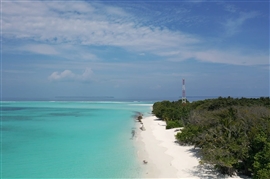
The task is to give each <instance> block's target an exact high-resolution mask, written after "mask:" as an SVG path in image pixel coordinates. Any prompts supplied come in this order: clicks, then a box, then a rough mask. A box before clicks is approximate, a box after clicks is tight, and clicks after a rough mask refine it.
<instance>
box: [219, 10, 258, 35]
mask: <svg viewBox="0 0 270 179" xmlns="http://www.w3.org/2000/svg"><path fill="white" fill-rule="evenodd" d="M258 15H259V14H258V13H257V12H249V13H245V12H240V15H239V17H238V18H230V19H227V21H226V23H224V27H225V30H226V33H227V35H228V36H232V35H235V34H236V33H239V32H240V31H241V26H242V25H243V24H244V23H245V22H246V21H247V20H249V19H253V18H255V17H257V16H258Z"/></svg>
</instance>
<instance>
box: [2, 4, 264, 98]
mask: <svg viewBox="0 0 270 179" xmlns="http://www.w3.org/2000/svg"><path fill="white" fill-rule="evenodd" d="M1 76H2V81H1V82H2V83H1V88H2V97H3V99H4V98H32V99H34V98H50V99H53V98H54V97H55V96H113V97H115V98H117V99H120V98H121V99H127V98H140V99H142V98H145V99H146V98H149V99H150V98H151V99H155V98H156V99H161V98H162V99H166V98H170V99H175V100H177V99H178V98H179V97H180V96H181V88H182V87H181V81H182V78H185V79H186V94H187V96H269V1H202V0H200V1H135V2H133V1H38V0H35V1H2V69H1Z"/></svg>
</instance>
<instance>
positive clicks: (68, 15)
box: [2, 1, 268, 78]
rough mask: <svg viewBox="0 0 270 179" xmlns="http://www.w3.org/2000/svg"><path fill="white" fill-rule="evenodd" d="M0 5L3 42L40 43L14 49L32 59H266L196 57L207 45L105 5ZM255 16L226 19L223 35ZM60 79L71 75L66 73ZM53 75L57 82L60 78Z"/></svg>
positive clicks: (232, 54)
mask: <svg viewBox="0 0 270 179" xmlns="http://www.w3.org/2000/svg"><path fill="white" fill-rule="evenodd" d="M2 5H3V8H2V9H3V12H2V13H3V16H2V17H3V19H2V20H3V25H2V31H3V36H4V37H6V38H13V39H14V38H17V39H23V40H24V39H27V40H34V41H35V42H37V43H40V44H39V45H36V44H34V45H33V44H30V45H24V46H23V47H22V48H21V49H20V50H24V51H28V52H32V53H38V54H44V55H56V56H61V57H64V58H67V59H74V60H77V61H79V60H97V59H98V57H97V56H96V55H95V54H94V53H92V52H91V51H89V49H88V48H87V47H90V46H115V47H121V48H123V49H126V50H129V51H135V52H138V54H141V55H142V54H149V53H152V54H155V55H158V56H161V57H165V58H167V60H171V61H183V60H186V59H189V58H196V59H198V60H202V61H206V62H213V63H228V64H238V65H254V64H265V63H268V62H267V61H266V60H265V58H266V57H267V55H264V54H259V55H249V56H248V55H243V54H242V53H240V52H239V51H238V52H237V50H235V51H229V50H227V51H226V52H224V51H221V50H216V49H214V48H212V49H205V51H202V48H201V47H204V46H205V43H207V42H206V41H204V40H202V39H200V38H198V37H197V36H194V35H190V34H187V33H183V32H181V31H171V30H169V29H166V28H161V27H155V26H145V25H142V24H140V23H138V22H137V20H136V18H135V17H134V16H132V15H131V14H129V13H128V12H126V11H124V10H123V9H121V8H118V7H113V6H108V5H107V4H99V3H92V4H90V3H88V2H84V1H80V2H65V3H62V2H46V1H35V2H7V1H6V2H3V3H2ZM228 8H229V7H228ZM229 9H232V7H230V8H229ZM257 16H258V14H257V13H256V12H250V13H240V16H239V17H238V18H235V19H228V20H227V21H226V23H224V24H223V25H224V27H225V28H226V31H227V35H229V36H231V35H234V34H236V33H238V32H240V29H241V26H242V25H243V24H244V23H245V22H246V21H247V20H248V19H252V18H255V17H257ZM166 18H168V17H166ZM45 43H46V45H45ZM198 49H199V50H198ZM66 73H67V74H66V75H71V74H69V72H68V71H67V72H66ZM54 75H55V76H56V77H59V78H61V73H56V74H54ZM63 75H64V74H63ZM71 76H72V75H71Z"/></svg>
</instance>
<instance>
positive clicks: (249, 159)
mask: <svg viewBox="0 0 270 179" xmlns="http://www.w3.org/2000/svg"><path fill="white" fill-rule="evenodd" d="M153 113H154V114H155V115H156V116H157V117H159V118H161V119H163V120H165V121H166V122H167V126H169V127H168V128H173V127H174V126H176V127H178V126H177V124H179V126H180V125H182V126H184V129H183V130H182V131H181V133H178V134H177V135H176V139H177V140H178V141H179V143H180V144H181V145H194V146H195V147H199V148H201V150H200V152H201V155H202V158H201V163H207V164H213V165H214V166H215V167H216V169H217V170H219V171H220V172H221V173H223V174H229V175H232V174H233V173H234V172H238V173H242V174H245V175H248V176H252V177H253V178H257V179H260V178H270V100H269V97H261V98H236V99H234V98H231V97H228V98H222V97H219V98H217V99H207V100H202V101H196V102H193V103H186V104H185V105H182V103H181V101H176V102H170V101H162V102H157V103H155V104H154V105H153Z"/></svg>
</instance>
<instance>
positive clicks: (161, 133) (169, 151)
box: [135, 116, 241, 179]
mask: <svg viewBox="0 0 270 179" xmlns="http://www.w3.org/2000/svg"><path fill="white" fill-rule="evenodd" d="M142 122H143V125H144V128H145V130H141V129H140V127H141V126H142V124H140V123H139V122H138V123H137V124H136V139H135V145H136V147H137V159H138V162H139V163H140V165H141V168H142V176H141V178H198V179H199V178H211V179H214V178H216V179H218V178H227V179H234V178H238V179H239V178H241V177H239V176H233V177H229V176H224V175H222V174H220V173H218V172H216V171H214V170H213V167H211V166H207V165H204V166H201V165H200V164H199V160H200V157H199V155H198V150H199V149H197V148H195V149H194V147H193V146H181V145H179V144H178V143H176V139H175V137H174V136H175V134H176V133H177V132H175V130H176V129H179V128H174V129H167V130H166V128H165V127H166V123H165V121H162V120H159V119H158V118H157V117H156V116H149V117H143V119H142ZM144 160H145V161H147V163H146V164H145V163H144V162H143V161H144Z"/></svg>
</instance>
